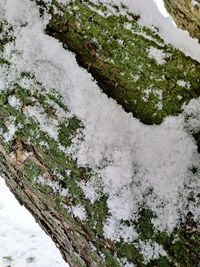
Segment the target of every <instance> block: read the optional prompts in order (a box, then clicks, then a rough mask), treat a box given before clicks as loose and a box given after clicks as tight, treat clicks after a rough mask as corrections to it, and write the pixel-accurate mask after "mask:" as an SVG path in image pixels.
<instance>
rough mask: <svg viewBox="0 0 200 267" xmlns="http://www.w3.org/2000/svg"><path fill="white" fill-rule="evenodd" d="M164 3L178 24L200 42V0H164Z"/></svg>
mask: <svg viewBox="0 0 200 267" xmlns="http://www.w3.org/2000/svg"><path fill="white" fill-rule="evenodd" d="M164 4H165V7H166V9H167V11H168V12H169V14H170V15H171V16H172V17H173V19H174V21H175V22H176V24H177V26H178V27H179V28H181V29H183V30H187V31H188V32H189V33H190V35H191V36H192V37H194V38H197V39H198V40H199V42H200V1H199V0H196V1H192V0H176V1H174V0H164Z"/></svg>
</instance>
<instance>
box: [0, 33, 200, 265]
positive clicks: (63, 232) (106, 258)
mask: <svg viewBox="0 0 200 267" xmlns="http://www.w3.org/2000/svg"><path fill="white" fill-rule="evenodd" d="M1 30H3V28H2V29H1ZM3 36H4V39H1V45H0V48H1V49H2V48H3V45H4V43H6V42H8V41H9V39H8V38H7V35H1V38H3ZM180 55H181V57H182V59H184V60H186V58H185V57H184V56H183V55H182V54H180ZM188 60H189V61H188V62H189V63H188V65H189V64H190V62H192V61H191V59H188ZM0 64H1V66H2V65H4V66H5V65H8V64H9V62H7V61H6V60H4V59H3V58H1V60H0ZM192 64H194V66H196V65H195V64H196V63H192ZM173 75H174V73H173ZM24 78H25V79H29V80H30V81H31V82H32V84H35V89H34V86H33V89H32V90H30V88H28V87H26V86H25V85H24V86H23V87H22V86H20V85H19V84H18V82H17V81H16V83H15V84H13V86H12V87H11V88H9V90H8V89H5V90H4V88H1V89H2V90H1V91H0V118H1V120H0V171H1V174H2V175H3V176H4V178H5V181H6V183H7V185H8V186H9V188H10V189H11V191H12V192H13V194H14V195H15V196H16V198H17V199H18V200H19V201H20V202H21V203H22V204H23V205H24V206H25V207H26V208H27V209H28V210H29V211H30V212H31V213H32V214H33V216H34V217H35V219H36V221H37V222H38V223H39V224H40V226H41V227H42V228H43V229H44V230H45V231H46V233H47V234H48V235H49V236H51V237H52V239H53V241H54V242H55V243H56V245H57V247H58V248H59V250H60V252H61V253H62V255H63V258H64V259H65V260H66V262H68V263H69V265H70V266H72V267H95V266H96V267H121V266H127V264H130V265H128V266H137V267H140V266H141V267H142V266H149V267H151V266H152V267H153V266H157V267H167V266H168V267H169V266H170V267H173V266H181V267H194V266H197V265H198V262H199V247H200V235H199V231H198V229H197V227H196V225H195V224H194V222H193V221H192V219H191V218H190V217H188V220H187V222H186V223H184V224H182V225H180V226H179V227H178V228H176V229H174V231H173V232H172V233H171V234H168V233H166V232H158V231H155V230H154V227H153V225H152V222H151V219H152V213H151V211H148V210H145V209H141V213H140V217H139V219H138V225H137V229H138V232H139V239H138V240H136V241H135V242H134V243H130V242H125V241H123V240H120V241H113V240H109V239H106V238H105V236H104V234H103V226H104V223H105V221H106V218H107V217H108V216H109V211H108V207H107V197H106V195H102V197H101V198H100V199H98V200H96V201H94V202H93V203H92V202H90V201H89V200H88V199H87V198H86V197H85V195H84V192H83V190H82V188H81V186H80V182H81V181H88V180H89V179H90V178H91V176H92V175H94V174H93V172H92V170H90V169H89V168H88V169H87V168H83V167H79V166H78V164H77V162H76V160H74V159H72V158H71V157H70V156H69V154H68V153H66V149H68V148H69V147H70V145H71V140H72V138H73V137H75V136H76V134H77V131H78V130H81V128H82V127H83V125H82V122H81V121H80V120H79V119H78V118H76V117H75V116H72V115H71V113H70V111H69V109H68V107H67V106H66V104H65V103H64V101H63V99H62V97H61V96H60V95H59V94H58V93H57V92H55V91H54V90H47V89H45V88H43V87H42V88H40V86H41V85H40V84H39V83H38V82H37V80H36V79H35V78H34V76H33V75H32V74H31V73H22V74H21V79H24ZM27 84H28V83H27ZM13 100H14V101H13ZM16 103H17V104H16ZM31 110H36V111H37V112H36V114H37V116H33V115H31V114H32V113H31V112H30V111H31ZM41 118H42V121H43V123H44V124H45V123H46V125H50V126H52V127H55V129H56V132H57V138H54V137H53V136H52V135H51V134H50V133H49V132H48V131H47V130H46V129H44V128H43V127H42V124H41ZM55 121H56V124H55ZM74 208H81V209H84V211H85V213H86V215H87V217H86V218H80V217H79V216H76V214H75V213H73V210H74ZM140 240H143V241H152V242H156V243H157V244H159V245H162V246H163V248H164V249H165V251H166V252H167V254H168V256H159V257H158V258H156V259H152V260H151V261H149V262H148V263H145V262H144V258H143V255H142V253H141V251H140V250H139V249H138V247H137V242H139V241H140ZM131 264H134V265H131Z"/></svg>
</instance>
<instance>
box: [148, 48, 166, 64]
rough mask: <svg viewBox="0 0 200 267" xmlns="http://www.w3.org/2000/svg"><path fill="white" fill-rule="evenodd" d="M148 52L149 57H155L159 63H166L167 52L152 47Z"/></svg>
mask: <svg viewBox="0 0 200 267" xmlns="http://www.w3.org/2000/svg"><path fill="white" fill-rule="evenodd" d="M148 52H149V57H150V58H153V59H155V61H156V62H157V63H158V64H165V62H166V61H165V58H166V54H165V53H163V52H162V51H161V50H160V49H157V48H155V47H151V48H150V49H149V51H148Z"/></svg>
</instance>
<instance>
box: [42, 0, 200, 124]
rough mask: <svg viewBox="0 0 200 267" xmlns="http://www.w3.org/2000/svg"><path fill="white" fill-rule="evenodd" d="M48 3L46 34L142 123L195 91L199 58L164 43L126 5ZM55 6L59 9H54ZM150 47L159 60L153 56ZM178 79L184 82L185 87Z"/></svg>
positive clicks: (156, 119)
mask: <svg viewBox="0 0 200 267" xmlns="http://www.w3.org/2000/svg"><path fill="white" fill-rule="evenodd" d="M175 2H176V1H175ZM40 4H41V1H40ZM53 7H54V8H52V10H51V14H52V19H51V22H50V23H49V25H48V26H47V33H48V34H50V35H52V36H54V37H56V38H57V39H59V40H60V41H61V42H62V43H63V44H64V45H65V47H67V49H70V50H71V51H73V52H75V54H76V57H77V61H78V63H79V64H80V65H81V66H83V67H85V68H87V69H88V71H89V72H90V73H91V74H92V75H93V77H94V78H95V79H96V80H97V81H98V84H99V85H100V87H101V88H102V89H103V91H104V92H105V93H106V94H107V95H108V96H111V97H113V98H114V99H115V100H116V101H117V102H118V103H119V104H121V105H122V107H123V108H124V109H125V110H126V111H128V112H132V113H133V115H134V117H136V118H139V119H140V120H141V121H142V122H144V123H146V124H153V123H161V122H162V121H163V119H164V118H165V117H166V116H169V115H178V114H179V113H181V112H182V105H183V103H187V102H188V101H189V100H190V99H191V98H194V97H197V96H199V94H200V90H199V86H200V68H199V63H197V62H195V61H194V60H192V59H191V58H189V57H185V55H184V54H183V53H182V52H180V51H178V50H177V49H175V48H174V47H172V46H171V45H169V44H168V45H166V44H165V43H164V41H163V39H162V38H161V37H160V36H159V32H158V31H156V30H155V31H153V30H151V29H148V28H146V27H142V26H141V25H140V24H139V22H138V20H139V16H138V15H137V14H130V13H129V12H128V10H127V9H126V7H124V13H125V14H127V15H124V16H122V15H120V16H119V10H120V9H119V7H117V6H114V7H113V9H114V12H113V13H112V12H111V13H110V12H109V11H108V10H107V8H106V7H105V6H101V5H99V6H98V5H95V4H93V3H91V2H90V1H80V0H75V1H70V2H69V3H68V4H67V5H65V6H63V5H60V4H58V3H56V1H54V3H53ZM55 7H56V8H57V10H59V12H55V13H54V10H55ZM99 10H101V12H99ZM102 10H104V11H102ZM114 13H115V14H116V15H115V14H114ZM107 14H109V15H107ZM151 51H154V52H155V53H157V54H160V55H161V58H162V57H163V59H162V60H160V61H159V60H156V59H155V57H154V56H151ZM154 52H153V53H154ZM180 81H185V82H186V84H187V82H188V84H190V85H189V87H190V88H189V90H188V88H187V86H182V85H181V84H180ZM150 91H152V92H151V93H149V92H150ZM156 92H157V93H156ZM172 99H173V101H172Z"/></svg>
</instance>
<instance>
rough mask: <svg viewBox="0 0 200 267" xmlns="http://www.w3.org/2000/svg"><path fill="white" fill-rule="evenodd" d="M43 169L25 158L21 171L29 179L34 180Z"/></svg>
mask: <svg viewBox="0 0 200 267" xmlns="http://www.w3.org/2000/svg"><path fill="white" fill-rule="evenodd" d="M43 172H44V170H43V169H42V168H41V167H40V166H39V165H38V164H37V163H35V162H33V161H31V160H26V162H25V164H24V165H23V173H24V175H25V176H26V178H28V179H29V180H30V181H34V180H36V179H37V178H38V176H40V175H42V174H43Z"/></svg>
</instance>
